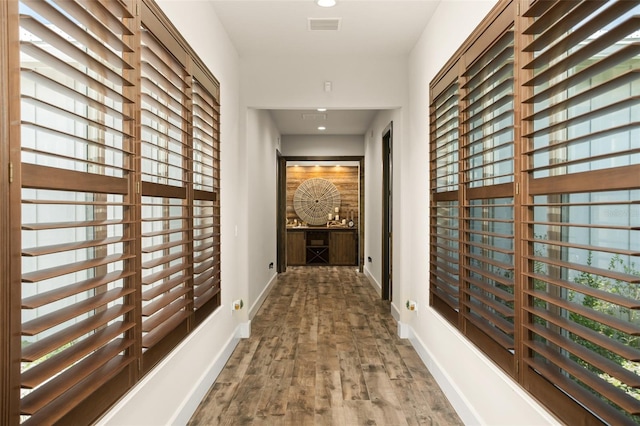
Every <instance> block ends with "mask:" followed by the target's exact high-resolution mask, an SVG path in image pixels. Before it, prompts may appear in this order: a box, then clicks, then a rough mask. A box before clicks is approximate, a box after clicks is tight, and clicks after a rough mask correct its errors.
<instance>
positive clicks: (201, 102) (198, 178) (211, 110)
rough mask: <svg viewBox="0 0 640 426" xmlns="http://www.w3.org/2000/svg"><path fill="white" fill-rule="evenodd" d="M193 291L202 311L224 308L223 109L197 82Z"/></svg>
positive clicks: (197, 308) (194, 119) (194, 91)
mask: <svg viewBox="0 0 640 426" xmlns="http://www.w3.org/2000/svg"><path fill="white" fill-rule="evenodd" d="M192 117H193V187H194V196H193V198H194V206H193V220H194V226H193V228H194V231H193V261H194V265H193V275H194V276H193V287H194V307H195V309H196V318H200V317H201V316H200V315H198V310H199V309H201V308H203V307H204V306H205V305H206V304H207V303H209V302H210V301H211V300H212V299H214V298H215V299H216V301H215V303H209V304H210V305H214V306H217V305H219V304H220V299H219V294H220V200H219V194H220V158H219V152H220V140H219V134H220V129H219V127H220V126H219V117H220V107H219V105H218V103H217V101H216V98H215V97H214V95H213V94H212V93H210V91H209V90H207V88H206V87H205V86H204V85H202V84H200V83H199V82H198V80H197V79H194V83H193V116H192Z"/></svg>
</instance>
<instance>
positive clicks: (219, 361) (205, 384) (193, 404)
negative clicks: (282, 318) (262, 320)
mask: <svg viewBox="0 0 640 426" xmlns="http://www.w3.org/2000/svg"><path fill="white" fill-rule="evenodd" d="M242 326H243V325H242V324H240V325H238V327H237V328H236V332H235V335H236V336H237V335H238V334H240V333H239V331H238V330H239V329H240V328H241V327H242ZM249 327H250V326H249ZM247 337H248V336H247ZM239 342H240V338H238V337H235V336H234V337H232V338H231V339H229V340H228V341H227V343H226V345H225V346H224V348H223V349H222V350H221V351H220V353H219V354H218V356H217V357H216V358H215V359H214V360H213V361H212V362H211V364H209V366H208V368H206V369H205V370H204V371H203V374H202V376H201V379H200V380H199V381H198V383H197V384H196V386H194V388H193V391H192V392H191V393H190V394H189V395H188V396H187V397H185V399H184V400H183V401H184V403H183V404H182V406H181V407H180V409H179V410H178V412H177V413H176V416H175V417H174V418H173V419H172V420H171V422H168V423H167V424H172V425H180V424H182V425H186V424H188V423H189V420H190V419H191V417H193V414H194V413H195V412H196V410H197V409H198V406H199V405H200V402H202V400H203V399H204V398H205V396H207V392H209V389H211V386H213V384H214V383H215V381H216V379H217V378H218V376H219V375H220V372H221V371H222V369H223V368H224V366H225V365H226V364H227V361H228V360H229V358H231V354H232V353H233V351H234V349H235V348H236V346H238V343H239Z"/></svg>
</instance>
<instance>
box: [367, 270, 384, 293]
mask: <svg viewBox="0 0 640 426" xmlns="http://www.w3.org/2000/svg"><path fill="white" fill-rule="evenodd" d="M363 271H364V275H365V276H366V277H367V278H368V279H369V283H370V284H371V285H372V286H373V288H374V289H375V290H376V292H377V293H378V294H382V286H381V285H380V283H379V282H378V281H377V280H376V279H375V278H374V276H373V275H371V272H370V271H369V270H368V269H367V267H366V266H365V267H364V268H363Z"/></svg>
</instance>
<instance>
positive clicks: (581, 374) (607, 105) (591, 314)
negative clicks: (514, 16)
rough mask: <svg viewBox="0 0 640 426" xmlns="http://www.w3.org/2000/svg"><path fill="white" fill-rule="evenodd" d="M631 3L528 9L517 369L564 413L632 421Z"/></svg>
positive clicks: (638, 137)
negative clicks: (522, 270)
mask: <svg viewBox="0 0 640 426" xmlns="http://www.w3.org/2000/svg"><path fill="white" fill-rule="evenodd" d="M639 15H640V6H639V3H638V2H635V1H620V2H602V1H583V2H565V1H557V2H553V1H548V2H538V3H537V4H535V5H534V6H532V7H531V9H529V10H527V11H525V13H524V16H525V17H524V19H525V24H523V33H524V36H523V37H524V48H523V50H524V52H525V54H526V55H527V56H526V60H525V62H524V66H523V84H524V88H525V93H526V96H525V99H524V105H523V119H524V122H523V133H524V137H525V139H524V146H525V152H524V154H525V158H524V159H523V160H524V163H523V164H524V169H523V171H524V172H525V173H526V175H527V176H528V179H529V184H528V185H529V192H528V197H527V201H526V205H525V206H524V207H525V210H524V211H525V212H526V213H525V221H526V225H527V233H526V236H525V243H526V244H525V246H524V247H526V252H525V253H523V255H524V256H525V258H526V261H527V267H526V272H525V275H526V279H527V284H526V288H525V295H526V298H525V299H524V300H525V306H524V309H525V312H526V316H525V317H524V318H523V319H524V326H525V327H526V335H525V336H524V344H525V352H524V353H523V359H524V362H525V363H526V365H527V368H526V370H525V371H524V381H525V386H526V387H527V388H529V389H531V390H532V391H533V392H534V393H535V395H536V396H537V397H538V398H540V399H541V400H542V401H543V402H544V403H545V404H547V405H548V406H550V407H552V408H553V409H554V411H556V414H558V415H559V416H561V418H563V419H565V421H567V422H569V423H574V424H575V423H578V421H579V422H594V421H597V420H601V421H604V422H606V423H609V424H624V423H632V422H636V423H637V422H639V421H640V401H639V399H640V391H639V390H638V388H640V364H639V362H640V343H639V338H640V312H639V309H640V291H639V290H640V263H639V262H638V257H639V256H640V226H639V224H640V220H639V218H640V209H639V206H640V165H639V164H640V105H638V99H639V96H640V44H639V42H640V18H639ZM583 407H586V408H587V411H585V410H584V409H583ZM596 419H597V420H596Z"/></svg>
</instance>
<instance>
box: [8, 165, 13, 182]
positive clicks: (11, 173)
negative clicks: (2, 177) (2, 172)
mask: <svg viewBox="0 0 640 426" xmlns="http://www.w3.org/2000/svg"><path fill="white" fill-rule="evenodd" d="M9 183H13V163H9Z"/></svg>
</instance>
